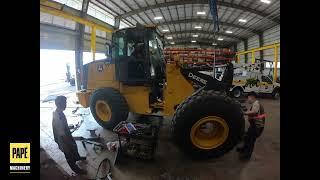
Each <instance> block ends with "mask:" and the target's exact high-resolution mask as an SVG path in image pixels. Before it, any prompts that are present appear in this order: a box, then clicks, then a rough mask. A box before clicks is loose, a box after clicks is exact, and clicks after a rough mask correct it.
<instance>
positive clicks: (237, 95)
mask: <svg viewBox="0 0 320 180" xmlns="http://www.w3.org/2000/svg"><path fill="white" fill-rule="evenodd" d="M240 95H241V91H240V90H239V89H235V90H234V92H233V96H234V97H237V98H238V97H240Z"/></svg>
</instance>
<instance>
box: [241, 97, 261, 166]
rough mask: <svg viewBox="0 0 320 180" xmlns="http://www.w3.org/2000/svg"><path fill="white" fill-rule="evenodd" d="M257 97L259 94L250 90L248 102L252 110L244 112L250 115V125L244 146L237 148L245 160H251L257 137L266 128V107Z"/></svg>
mask: <svg viewBox="0 0 320 180" xmlns="http://www.w3.org/2000/svg"><path fill="white" fill-rule="evenodd" d="M256 98H257V94H256V93H255V92H250V93H249V94H248V103H249V104H251V105H252V106H251V108H250V110H248V111H247V112H245V113H244V114H245V115H247V116H248V121H249V123H250V126H249V128H248V131H247V133H246V135H245V138H244V145H243V147H241V148H237V151H238V152H240V159H243V160H249V159H250V158H251V155H252V152H253V148H254V144H255V142H256V139H257V138H258V137H259V136H260V135H261V133H262V131H263V129H264V123H265V114H264V108H263V106H262V105H261V104H260V103H259V101H258V100H257V99H256Z"/></svg>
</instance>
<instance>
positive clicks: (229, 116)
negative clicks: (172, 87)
mask: <svg viewBox="0 0 320 180" xmlns="http://www.w3.org/2000/svg"><path fill="white" fill-rule="evenodd" d="M244 127H245V121H244V116H243V112H242V110H241V105H240V103H239V102H238V101H236V100H234V99H232V98H230V97H228V96H226V95H225V94H222V93H219V92H215V91H213V90H209V91H202V92H199V93H197V94H194V95H192V96H190V97H189V98H187V99H186V100H185V101H184V102H183V103H181V105H179V107H178V108H177V111H176V113H175V115H174V117H173V136H174V139H175V141H176V143H177V144H178V146H179V147H180V148H181V150H183V151H184V152H186V153H187V154H189V155H191V156H192V157H193V158H196V159H203V158H216V157H220V156H222V155H224V154H225V153H227V152H229V151H230V150H231V149H233V148H234V147H235V146H236V145H237V144H238V143H239V141H240V140H241V137H242V136H243V134H244ZM210 128H211V129H210Z"/></svg>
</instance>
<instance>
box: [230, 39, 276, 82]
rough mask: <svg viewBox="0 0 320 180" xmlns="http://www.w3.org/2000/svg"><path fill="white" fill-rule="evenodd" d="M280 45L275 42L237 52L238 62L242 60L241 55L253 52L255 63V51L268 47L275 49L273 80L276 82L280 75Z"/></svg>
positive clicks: (252, 57) (252, 56)
mask: <svg viewBox="0 0 320 180" xmlns="http://www.w3.org/2000/svg"><path fill="white" fill-rule="evenodd" d="M279 47H280V43H275V44H271V45H267V46H263V47H259V48H254V49H251V50H248V51H242V52H237V53H236V56H237V63H239V62H240V56H241V55H246V54H251V63H252V64H253V63H255V60H256V59H255V52H258V51H263V50H267V49H273V51H274V53H273V56H274V57H273V63H274V71H273V81H274V82H275V81H276V80H277V77H278V69H277V64H278V58H279V56H278V54H279V52H278V48H279Z"/></svg>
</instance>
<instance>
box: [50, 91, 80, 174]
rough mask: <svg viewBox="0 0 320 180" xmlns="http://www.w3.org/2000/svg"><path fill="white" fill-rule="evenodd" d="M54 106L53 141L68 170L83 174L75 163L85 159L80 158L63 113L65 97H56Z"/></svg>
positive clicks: (65, 102)
mask: <svg viewBox="0 0 320 180" xmlns="http://www.w3.org/2000/svg"><path fill="white" fill-rule="evenodd" d="M55 104H56V106H57V109H56V110H55V111H54V112H53V120H52V129H53V136H54V141H55V142H56V143H57V144H58V146H59V149H60V150H61V151H62V152H63V153H64V155H65V158H66V160H67V162H68V164H69V166H70V168H71V169H72V170H73V171H74V172H75V173H77V174H85V173H86V171H85V170H83V169H80V168H79V166H78V165H77V164H76V162H77V161H80V160H85V159H86V158H85V157H80V155H79V153H78V147H77V144H76V142H75V140H74V139H73V137H72V135H71V132H70V129H69V127H68V123H67V119H66V116H65V115H64V113H63V111H64V110H65V109H66V106H67V98H66V97H65V96H58V97H57V98H56V99H55Z"/></svg>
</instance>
